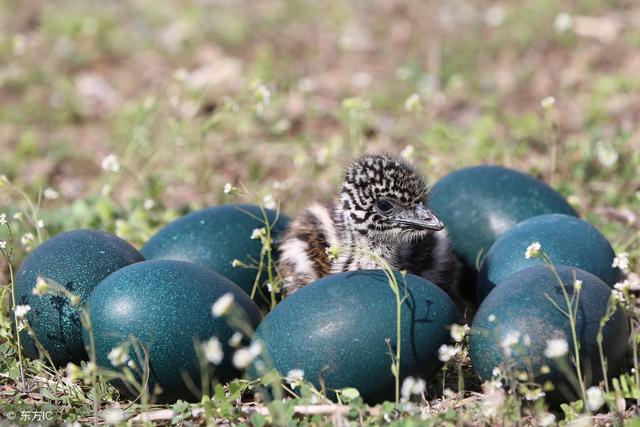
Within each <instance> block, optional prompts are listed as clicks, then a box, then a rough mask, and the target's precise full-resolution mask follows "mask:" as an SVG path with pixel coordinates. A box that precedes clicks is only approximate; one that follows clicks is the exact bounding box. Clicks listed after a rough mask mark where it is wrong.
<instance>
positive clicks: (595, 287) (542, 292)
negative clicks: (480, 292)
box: [469, 265, 629, 405]
mask: <svg viewBox="0 0 640 427" xmlns="http://www.w3.org/2000/svg"><path fill="white" fill-rule="evenodd" d="M554 268H555V269H556V271H557V273H558V275H559V276H560V278H561V279H562V281H563V283H564V284H565V289H566V290H567V293H568V295H569V296H570V297H571V295H573V293H574V274H575V277H576V278H577V279H578V280H581V281H582V287H581V290H580V293H579V295H578V296H577V303H574V304H575V305H576V306H577V310H576V313H577V321H576V335H577V337H578V339H579V341H580V358H581V362H582V363H581V366H582V372H583V374H584V376H585V384H586V386H587V387H588V386H590V385H593V384H596V383H597V382H598V381H599V380H600V379H601V378H602V370H601V368H600V356H599V353H598V345H597V334H598V330H599V326H600V320H601V319H602V318H603V316H604V315H605V313H606V311H607V305H608V302H609V298H610V295H611V289H610V288H609V287H608V286H607V285H606V284H605V283H604V282H603V281H602V280H600V279H599V278H597V277H596V276H594V275H593V274H591V273H588V272H586V271H583V270H580V269H576V268H574V267H568V266H561V265H555V266H554ZM550 299H551V300H553V302H554V303H555V304H556V305H557V306H558V307H560V308H562V309H563V310H565V311H566V310H567V303H566V300H565V297H564V294H563V292H562V287H561V286H560V284H559V283H558V281H557V279H556V277H555V275H554V274H553V273H552V271H551V270H550V269H549V268H548V267H547V266H544V265H537V266H533V267H530V268H527V269H525V270H520V271H518V272H517V273H515V274H513V275H511V276H509V277H508V278H507V279H505V281H504V283H501V284H499V285H498V286H497V287H496V288H495V289H494V290H493V292H491V293H490V294H489V295H488V296H487V298H486V299H485V300H484V302H483V303H482V305H480V308H479V309H478V312H477V313H476V316H475V318H474V321H473V325H472V329H471V339H470V344H469V353H470V355H471V362H472V365H473V368H474V369H475V371H476V372H477V373H478V375H479V376H480V378H482V379H483V380H490V379H491V377H492V372H493V369H494V368H495V367H499V368H500V369H502V371H503V372H504V371H505V369H506V368H505V366H507V365H509V366H511V368H510V369H511V370H512V372H514V373H515V372H517V371H520V372H522V371H524V372H532V373H533V375H534V380H535V381H536V382H537V383H539V384H544V383H545V382H546V381H550V382H551V383H552V384H553V385H554V386H555V390H553V391H549V392H547V400H548V401H549V402H550V403H553V404H556V405H557V404H558V403H562V402H567V401H572V400H575V399H576V398H578V396H579V394H578V393H577V391H576V390H575V389H574V388H573V386H572V385H571V382H570V380H569V379H567V377H566V374H563V368H562V366H563V364H564V366H573V365H572V364H571V361H570V360H569V354H567V355H565V356H564V357H563V358H561V359H550V358H548V357H546V356H545V349H546V348H547V345H548V343H547V341H548V340H551V339H564V340H565V341H566V342H567V343H568V347H569V352H570V353H572V352H573V348H574V347H573V338H572V333H571V325H570V322H569V319H568V317H567V316H566V315H565V314H563V313H562V312H560V310H559V309H558V308H557V307H556V306H554V304H553V303H552V302H551V300H550ZM628 336H629V328H628V321H627V318H626V316H625V315H624V313H623V312H622V310H621V309H619V308H618V309H617V310H616V312H615V314H614V315H613V316H612V318H611V319H610V320H609V321H608V322H607V323H606V325H605V327H604V329H603V338H604V341H603V350H604V355H605V358H606V360H607V363H608V367H609V375H610V376H613V375H616V374H618V373H619V372H620V370H621V369H622V367H623V362H624V359H625V354H626V350H627V337H628ZM516 337H517V344H515V345H514V346H507V345H506V343H507V342H508V341H509V340H510V339H513V338H516ZM527 342H528V345H527ZM507 354H508V355H507ZM545 365H546V366H548V367H549V368H550V372H549V373H547V374H544V373H542V367H543V366H545ZM572 372H574V373H575V369H573V370H572Z"/></svg>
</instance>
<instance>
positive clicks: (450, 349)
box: [438, 344, 460, 362]
mask: <svg viewBox="0 0 640 427" xmlns="http://www.w3.org/2000/svg"><path fill="white" fill-rule="evenodd" d="M459 352H460V347H456V346H452V345H447V344H443V345H441V346H440V348H439V349H438V359H440V361H442V362H448V361H449V360H451V359H453V358H454V357H455V356H456V355H457V354H458V353H459Z"/></svg>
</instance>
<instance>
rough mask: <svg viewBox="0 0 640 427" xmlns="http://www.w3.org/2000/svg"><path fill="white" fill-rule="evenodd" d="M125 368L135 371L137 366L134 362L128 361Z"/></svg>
mask: <svg viewBox="0 0 640 427" xmlns="http://www.w3.org/2000/svg"><path fill="white" fill-rule="evenodd" d="M127 366H128V367H129V368H131V369H136V368H137V367H138V365H136V362H134V361H133V360H131V359H129V361H128V362H127Z"/></svg>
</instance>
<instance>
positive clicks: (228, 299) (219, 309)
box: [211, 292, 234, 317]
mask: <svg viewBox="0 0 640 427" xmlns="http://www.w3.org/2000/svg"><path fill="white" fill-rule="evenodd" d="M233 301H234V297H233V294H232V293H231V292H227V293H226V294H224V295H222V296H221V297H220V298H218V300H217V301H216V302H215V303H214V304H213V306H212V307H211V312H212V313H213V316H214V317H221V316H224V315H225V314H227V313H228V312H229V310H230V309H231V307H232V306H233Z"/></svg>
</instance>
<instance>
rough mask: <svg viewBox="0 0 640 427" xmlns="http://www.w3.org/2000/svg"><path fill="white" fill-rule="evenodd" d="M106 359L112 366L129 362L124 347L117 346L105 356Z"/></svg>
mask: <svg viewBox="0 0 640 427" xmlns="http://www.w3.org/2000/svg"><path fill="white" fill-rule="evenodd" d="M107 359H109V362H111V364H112V365H113V366H120V365H124V364H125V363H127V361H128V360H129V352H128V350H127V349H126V348H125V346H122V345H119V346H117V347H114V348H112V349H111V351H110V352H109V354H107Z"/></svg>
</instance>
